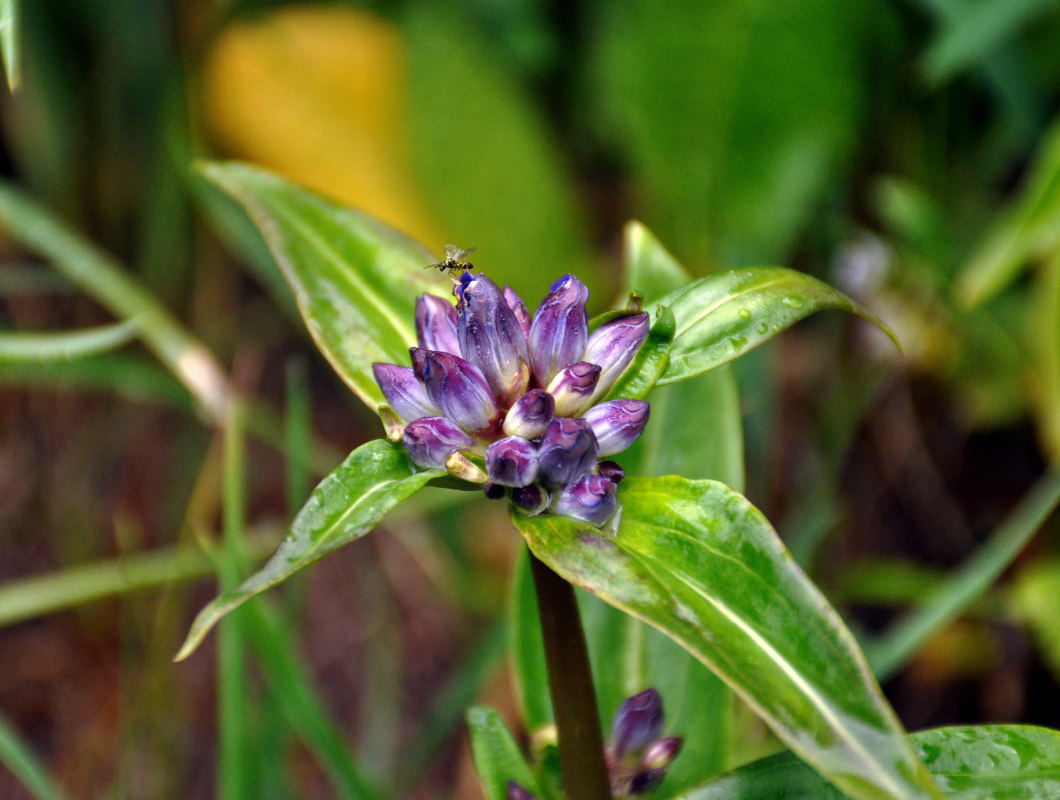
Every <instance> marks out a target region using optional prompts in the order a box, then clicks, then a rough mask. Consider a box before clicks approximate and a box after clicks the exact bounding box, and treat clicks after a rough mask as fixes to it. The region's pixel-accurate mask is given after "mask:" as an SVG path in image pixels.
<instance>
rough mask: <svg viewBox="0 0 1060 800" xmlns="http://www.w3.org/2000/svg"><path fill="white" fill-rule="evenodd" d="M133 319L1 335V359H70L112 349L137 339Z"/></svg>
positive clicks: (31, 360)
mask: <svg viewBox="0 0 1060 800" xmlns="http://www.w3.org/2000/svg"><path fill="white" fill-rule="evenodd" d="M137 330H138V326H137V323H136V320H135V319H130V320H126V321H125V322H119V323H116V324H114V325H102V326H100V327H98V328H87V329H85V330H80V331H62V332H57V333H53V332H50V331H49V332H47V333H25V332H21V331H19V332H15V333H3V334H0V362H4V361H7V362H10V361H30V362H39V361H71V360H73V359H76V358H84V357H86V356H91V355H96V354H97V353H104V352H106V351H108V350H114V349H116V348H118V347H121V346H122V345H124V344H127V343H129V342H131V341H132V340H133V339H135V338H136V333H137Z"/></svg>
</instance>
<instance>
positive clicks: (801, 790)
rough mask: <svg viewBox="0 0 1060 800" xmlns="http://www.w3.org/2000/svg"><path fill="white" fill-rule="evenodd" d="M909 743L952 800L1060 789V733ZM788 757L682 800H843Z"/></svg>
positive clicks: (987, 734) (960, 730) (997, 733)
mask: <svg viewBox="0 0 1060 800" xmlns="http://www.w3.org/2000/svg"><path fill="white" fill-rule="evenodd" d="M910 741H911V742H912V744H913V746H914V747H915V748H916V751H917V754H918V755H919V756H920V758H921V759H923V761H924V763H925V764H926V765H927V768H928V769H929V770H930V771H931V774H932V776H934V778H935V779H936V780H937V781H938V783H939V785H940V786H941V787H942V789H943V790H944V791H945V795H946V797H947V798H949V800H1041V799H1042V798H1046V797H1052V796H1053V795H1055V794H1056V793H1057V792H1058V791H1060V770H1057V766H1056V765H1057V763H1060V734H1058V733H1057V732H1056V731H1050V730H1046V729H1044V728H1034V727H1031V726H1029V725H982V726H979V727H955V728H938V729H937V730H931V731H924V732H922V733H915V734H913V735H912V736H911V737H910ZM845 797H846V795H844V794H843V793H842V792H840V791H838V790H837V789H836V788H835V787H834V786H832V785H830V784H828V783H827V782H825V781H824V780H822V779H821V777H820V776H819V775H818V774H816V773H815V772H813V771H812V770H810V769H809V768H808V767H807V766H806V765H805V764H804V763H802V762H801V761H799V760H798V759H796V758H795V757H794V756H792V755H791V754H790V753H782V754H780V755H776V756H771V757H769V758H764V759H762V760H760V761H756V762H754V763H752V764H748V765H747V766H744V767H741V768H740V769H738V770H735V771H734V772H732V773H730V774H728V775H725V776H723V777H721V778H719V779H718V780H716V781H713V782H711V783H710V784H708V785H706V786H704V787H703V788H702V789H699V790H697V791H694V792H690V793H689V794H687V795H685V796H684V797H683V800H843V799H844V798H845Z"/></svg>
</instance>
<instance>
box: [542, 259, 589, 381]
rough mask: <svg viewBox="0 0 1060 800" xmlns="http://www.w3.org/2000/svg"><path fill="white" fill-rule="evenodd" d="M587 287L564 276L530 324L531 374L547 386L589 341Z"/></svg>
mask: <svg viewBox="0 0 1060 800" xmlns="http://www.w3.org/2000/svg"><path fill="white" fill-rule="evenodd" d="M588 299H589V290H588V289H587V288H586V286H585V284H584V283H582V282H581V281H580V280H578V279H577V278H575V277H574V276H573V275H564V276H563V277H562V278H560V279H559V280H558V281H556V282H555V283H554V284H552V287H551V291H550V292H549V295H548V297H546V298H545V299H544V300H542V301H541V305H540V306H538V308H537V311H536V312H534V319H533V321H532V322H531V324H530V352H531V354H532V358H533V366H534V375H536V376H537V381H538V383H539V384H541V385H542V386H548V385H549V384H550V383H551V382H552V379H553V378H554V377H556V373H557V372H559V371H560V370H561V369H563V368H564V367H565V366H567V365H568V364H573V363H574V362H575V361H578V360H579V359H581V357H582V354H583V353H584V352H585V345H586V343H587V342H588V340H589V317H588V315H587V314H586V313H585V302H586V301H587V300H588Z"/></svg>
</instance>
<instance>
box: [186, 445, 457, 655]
mask: <svg viewBox="0 0 1060 800" xmlns="http://www.w3.org/2000/svg"><path fill="white" fill-rule="evenodd" d="M443 474H444V471H443V470H423V471H417V470H416V468H415V467H414V466H413V465H412V462H411V461H409V459H408V456H407V455H406V454H405V448H404V447H402V446H401V445H396V444H391V443H390V442H387V441H385V440H383V439H377V440H375V441H372V442H368V443H367V444H364V445H361V446H360V447H358V448H357V449H356V450H354V451H353V452H352V453H350V455H349V457H347V459H346V460H345V461H344V462H343V463H342V464H340V465H339V466H338V467H337V468H336V469H335V470H334V471H333V472H332V473H331V474H330V475H328V476H327V477H326V478H324V480H322V481H321V482H320V483H319V484H318V485H317V487H316V489H314V490H313V493H312V494H311V495H310V496H309V500H308V501H307V502H306V504H305V505H304V506H303V507H302V510H301V511H299V512H298V516H297V517H295V520H294V522H293V523H292V525H291V530H290V532H288V534H287V536H286V537H285V538H284V540H283V542H281V543H280V546H279V548H278V549H277V550H276V552H275V554H273V556H272V558H270V559H269V560H268V562H266V564H265V566H264V567H262V568H261V569H260V570H259V571H258V572H256V573H255V574H254V575H252V576H250V577H249V578H247V580H245V581H244V582H243V583H242V584H240V585H239V586H238V587H236V588H235V589H233V590H232V591H229V592H225V593H224V594H222V595H220V596H219V597H217V598H215V599H214V600H213V601H212V602H211V603H210V604H209V605H207V606H206V607H205V608H204V609H203V610H202V611H200V612H199V615H198V616H197V617H196V618H195V622H194V623H193V624H192V626H191V631H190V632H189V633H188V637H187V639H186V640H185V642H184V645H183V646H182V647H181V649H180V652H179V653H178V654H177V660H178V661H179V660H181V659H184V658H187V657H188V656H189V655H191V653H192V652H193V651H194V650H195V648H196V647H198V645H199V643H200V642H201V641H202V639H203V637H205V636H206V634H207V633H208V632H209V631H210V629H211V628H212V627H213V626H214V625H215V624H217V621H218V620H220V619H221V617H223V616H224V615H225V614H227V613H228V612H229V611H231V610H232V609H234V608H236V607H237V606H239V605H241V604H242V603H244V602H246V601H247V600H249V599H250V598H251V597H253V596H254V595H257V594H261V593H262V592H264V591H265V590H266V589H270V588H272V587H273V586H275V585H276V584H278V583H282V582H283V581H285V580H287V579H288V578H289V577H291V576H292V575H294V574H295V573H296V572H298V571H299V570H302V569H304V568H305V567H307V566H309V565H310V564H312V563H313V562H315V561H318V560H319V559H321V558H323V557H324V556H326V555H327V554H328V553H330V552H331V551H332V550H335V549H336V548H339V547H341V546H342V545H344V544H347V543H349V542H352V541H353V540H354V539H358V538H360V537H361V536H363V535H364V534H366V533H368V532H369V531H371V530H372V528H374V527H375V526H376V524H377V523H378V522H379V520H380V519H382V518H383V515H384V514H386V513H387V512H388V511H389V510H390V509H392V508H393V507H394V506H395V505H397V504H398V503H400V502H401V501H402V500H404V499H406V498H407V497H410V496H411V495H413V494H415V493H416V492H417V491H419V490H420V489H422V488H423V486H424V485H425V484H426V483H427V481H429V480H430V479H431V478H436V477H438V476H440V475H443Z"/></svg>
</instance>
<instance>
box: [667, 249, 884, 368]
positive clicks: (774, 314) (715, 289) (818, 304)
mask: <svg viewBox="0 0 1060 800" xmlns="http://www.w3.org/2000/svg"><path fill="white" fill-rule="evenodd" d="M658 305H664V306H668V307H669V308H670V310H671V311H673V312H674V316H675V317H676V319H677V333H676V335H675V336H674V342H673V345H672V346H671V348H670V364H669V366H668V367H667V369H666V372H665V373H663V376H662V378H661V379H660V380H659V385H660V386H664V385H666V384H668V383H674V382H675V381H680V380H684V379H685V378H690V377H692V376H693V375H698V374H699V373H701V372H706V371H707V370H709V369H714V367H718V366H721V365H722V364H727V363H728V362H730V361H732V360H733V359H734V358H737V357H738V356H740V355H743V354H744V353H746V352H747V351H748V350H750V349H751V348H753V347H757V346H758V345H760V344H761V343H762V342H764V341H766V340H768V339H770V338H772V337H773V336H775V335H776V334H778V333H780V332H781V331H782V330H784V329H785V328H786V327H788V326H789V325H792V324H794V323H796V322H798V321H799V320H801V319H803V318H804V317H808V316H809V315H810V314H812V313H814V312H815V311H821V310H823V309H827V308H835V309H840V310H842V311H849V312H851V313H853V314H857V315H858V316H861V317H864V318H865V319H867V320H869V321H870V322H872V323H873V324H875V325H877V326H878V327H879V328H880V329H881V330H883V331H884V333H886V334H887V335H888V336H890V337H891V339H892V341H894V343H895V345H896V346H897V345H898V340H897V339H895V337H894V334H893V333H892V332H891V330H890V328H888V327H887V326H886V325H885V324H884V323H883V322H881V321H880V320H879V319H877V318H876V317H875V316H874V315H873V314H872V313H871V312H869V311H867V310H866V309H864V308H862V307H861V306H860V305H858V304H857V303H855V302H854V301H853V300H851V299H850V298H848V297H846V296H845V295H843V294H842V293H840V292H838V291H836V290H835V289H833V288H832V287H830V286H828V285H827V284H825V283H822V282H821V281H819V280H817V279H816V278H811V277H810V276H809V275H804V274H803V273H801V272H796V271H795V270H791V269H785V268H783V267H759V268H755V269H740V270H732V271H730V272H722V273H718V274H715V275H710V276H708V277H706V278H700V279H699V280H697V281H695V282H693V283H691V284H689V285H688V286H686V287H684V288H683V289H678V290H677V291H675V292H671V293H670V294H668V295H666V296H665V297H664V298H662V299H661V300H659V303H658Z"/></svg>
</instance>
